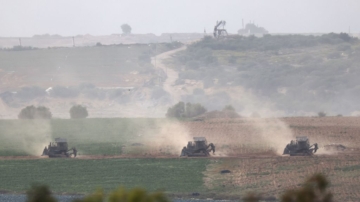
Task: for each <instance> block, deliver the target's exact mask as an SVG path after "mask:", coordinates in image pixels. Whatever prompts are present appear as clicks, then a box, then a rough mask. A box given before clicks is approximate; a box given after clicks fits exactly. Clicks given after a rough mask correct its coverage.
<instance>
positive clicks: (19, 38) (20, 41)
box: [19, 38, 21, 46]
mask: <svg viewBox="0 0 360 202" xmlns="http://www.w3.org/2000/svg"><path fill="white" fill-rule="evenodd" d="M19 44H20V46H21V38H19Z"/></svg>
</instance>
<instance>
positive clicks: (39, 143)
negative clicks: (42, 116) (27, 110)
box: [0, 120, 51, 156]
mask: <svg viewBox="0 0 360 202" xmlns="http://www.w3.org/2000/svg"><path fill="white" fill-rule="evenodd" d="M2 132H3V134H2V135H0V136H1V138H3V139H4V141H5V142H6V143H7V144H6V145H4V147H5V148H2V149H5V150H9V151H22V152H25V153H27V154H29V155H34V156H40V155H41V154H42V152H43V149H44V147H45V146H47V145H48V144H49V142H50V140H51V124H50V120H11V122H9V124H8V125H7V127H6V131H2Z"/></svg>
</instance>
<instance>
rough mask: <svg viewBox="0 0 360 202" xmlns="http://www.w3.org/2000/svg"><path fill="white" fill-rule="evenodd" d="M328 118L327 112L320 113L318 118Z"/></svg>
mask: <svg viewBox="0 0 360 202" xmlns="http://www.w3.org/2000/svg"><path fill="white" fill-rule="evenodd" d="M325 116H326V113H325V112H319V113H318V117H325Z"/></svg>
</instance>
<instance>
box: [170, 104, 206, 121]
mask: <svg viewBox="0 0 360 202" xmlns="http://www.w3.org/2000/svg"><path fill="white" fill-rule="evenodd" d="M206 111H207V110H206V109H205V107H203V106H202V105H201V104H199V103H196V104H191V103H189V102H188V103H186V105H185V103H184V102H179V103H177V104H176V105H174V106H173V107H170V108H169V109H168V111H167V113H166V117H168V118H171V117H173V118H192V117H195V116H198V115H201V114H203V113H205V112H206Z"/></svg>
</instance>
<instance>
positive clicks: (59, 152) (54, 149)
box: [42, 138, 77, 158]
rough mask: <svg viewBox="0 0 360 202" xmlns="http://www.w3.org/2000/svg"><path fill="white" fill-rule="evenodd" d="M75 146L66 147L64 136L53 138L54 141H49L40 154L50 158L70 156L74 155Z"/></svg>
mask: <svg viewBox="0 0 360 202" xmlns="http://www.w3.org/2000/svg"><path fill="white" fill-rule="evenodd" d="M76 155H77V150H76V149H75V147H73V148H71V149H68V143H67V141H66V139H65V138H55V142H50V143H49V146H48V147H45V148H44V151H43V153H42V156H49V157H50V158H70V157H72V156H73V157H76Z"/></svg>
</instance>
